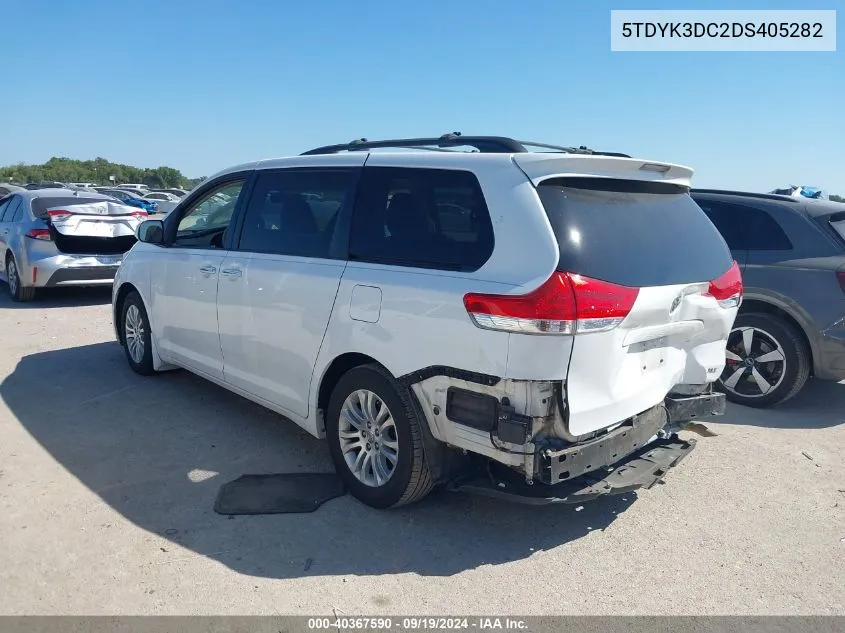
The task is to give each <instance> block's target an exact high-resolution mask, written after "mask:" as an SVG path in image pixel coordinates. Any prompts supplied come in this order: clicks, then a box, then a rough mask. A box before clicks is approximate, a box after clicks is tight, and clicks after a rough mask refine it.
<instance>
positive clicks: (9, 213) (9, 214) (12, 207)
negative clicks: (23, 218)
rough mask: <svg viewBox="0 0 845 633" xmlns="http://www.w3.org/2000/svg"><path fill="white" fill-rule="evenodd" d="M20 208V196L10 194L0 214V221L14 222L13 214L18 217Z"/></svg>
mask: <svg viewBox="0 0 845 633" xmlns="http://www.w3.org/2000/svg"><path fill="white" fill-rule="evenodd" d="M20 209H21V197H20V196H12V197H11V199H10V201H9V204H8V206H6V209H5V210H4V211H3V213H2V214H0V216H2V217H0V222H14V221H15V216H17V217H20V215H21V214H20Z"/></svg>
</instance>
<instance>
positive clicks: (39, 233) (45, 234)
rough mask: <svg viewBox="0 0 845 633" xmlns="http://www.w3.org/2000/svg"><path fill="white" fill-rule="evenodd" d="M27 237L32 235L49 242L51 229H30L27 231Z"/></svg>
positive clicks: (33, 237)
mask: <svg viewBox="0 0 845 633" xmlns="http://www.w3.org/2000/svg"><path fill="white" fill-rule="evenodd" d="M26 236H27V237H31V238H32V239H34V240H43V241H45V242H49V241H50V240H51V238H50V229H29V230H28V231H27V232H26Z"/></svg>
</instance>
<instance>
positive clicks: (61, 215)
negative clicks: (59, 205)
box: [47, 209, 73, 220]
mask: <svg viewBox="0 0 845 633" xmlns="http://www.w3.org/2000/svg"><path fill="white" fill-rule="evenodd" d="M72 215H73V213H71V212H70V211H64V210H61V209H55V210H53V211H47V216H48V217H49V218H50V219H51V220H65V219H67V218H69V217H70V216H72Z"/></svg>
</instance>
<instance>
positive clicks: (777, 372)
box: [719, 327, 786, 398]
mask: <svg viewBox="0 0 845 633" xmlns="http://www.w3.org/2000/svg"><path fill="white" fill-rule="evenodd" d="M725 355H726V357H727V362H726V364H725V370H724V371H723V372H722V376H721V377H720V379H719V381H720V382H721V383H722V386H723V387H724V388H725V389H726V390H728V391H730V392H731V393H733V394H735V395H737V396H739V397H741V398H760V397H763V396H765V395H767V394H769V393H771V392H772V391H773V390H774V389H777V388H778V387H779V386H780V384H781V383H782V382H783V379H784V376H785V375H786V354H785V353H784V351H783V347H782V346H781V344H780V343H779V342H778V341H777V339H776V338H775V337H774V336H772V335H771V334H770V333H769V332H766V331H765V330H763V329H761V328H758V327H740V328H736V329H735V330H733V331H732V332H731V334H730V336H729V337H728V345H727V350H726V352H725Z"/></svg>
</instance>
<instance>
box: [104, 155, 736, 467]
mask: <svg viewBox="0 0 845 633" xmlns="http://www.w3.org/2000/svg"><path fill="white" fill-rule="evenodd" d="M365 164H366V165H365ZM375 167H391V168H411V169H433V170H467V171H470V172H471V173H472V174H474V176H475V177H476V178H477V180H478V183H479V184H480V187H481V191H482V192H483V197H484V200H485V201H486V205H487V208H488V209H489V215H490V218H491V219H492V226H493V232H494V238H495V247H494V248H493V251H492V254H491V255H490V256H489V258H487V260H486V261H485V263H484V264H483V265H481V266H480V268H478V269H477V270H474V271H457V270H450V271H443V270H431V269H427V268H419V267H414V266H409V265H390V264H384V263H373V262H369V261H354V260H351V259H345V258H339V259H338V258H335V259H328V258H322V259H309V258H307V257H300V256H290V255H280V254H267V253H260V252H244V251H239V250H234V249H226V248H184V247H179V248H177V247H163V246H161V245H158V244H150V243H142V242H139V243H137V244H136V245H135V246H134V247H133V249H132V250H131V252H130V253H129V254H128V255H127V256H126V257H125V259H124V262H123V264H122V266H121V268H120V270H119V272H118V276H117V278H116V280H115V284H114V304H115V322H116V324H118V321H119V319H120V314H121V301H122V299H123V297H125V296H126V292H127V290H128V289H134V290H136V291H137V292H138V293H139V294H140V296H141V298H142V299H143V303H144V307H145V309H146V312H147V314H148V315H149V320H150V324H151V339H152V353H153V356H152V357H153V365H154V368H155V369H157V370H166V369H170V368H173V367H182V368H185V369H188V370H190V371H192V372H194V373H196V374H198V375H200V376H202V377H204V378H207V379H209V380H211V381H213V382H215V383H217V384H219V385H221V386H223V387H225V388H227V389H230V390H232V391H234V392H235V393H238V394H240V395H242V396H244V397H246V398H248V399H250V400H253V401H255V402H257V403H259V404H262V405H264V406H265V407H267V408H270V409H272V410H274V411H277V412H278V413H281V414H283V415H284V416H286V417H288V418H290V419H291V420H293V421H294V422H296V423H297V424H298V425H300V426H301V427H302V428H304V429H306V430H307V431H308V432H309V433H311V434H313V435H314V436H316V437H324V436H325V434H326V430H325V429H326V427H325V419H324V416H325V409H326V401H325V388H324V387H325V381H326V380H329V379H330V378H329V377H332V378H331V379H333V370H332V368H333V367H335V366H336V364H337V363H338V362H340V360H344V359H350V358H366V359H372V360H373V361H375V362H377V363H379V364H380V365H381V366H383V367H384V368H385V369H386V370H387V371H388V372H389V373H390V374H391V375H392V376H394V377H396V378H397V379H400V381H403V380H404V381H407V384H409V385H410V387H409V388H410V389H411V390H412V391H413V393H414V394H415V396H416V398H417V400H418V401H419V403H420V406H421V409H422V412H423V415H424V418H425V421H426V422H427V424H428V428H429V429H430V432H431V434H432V435H433V437H434V438H435V439H436V440H438V441H440V442H442V443H444V444H446V445H448V446H450V447H454V448H457V449H460V450H465V451H468V452H471V453H474V454H478V455H483V456H486V457H488V458H490V459H492V460H495V461H497V462H501V463H503V464H506V465H508V466H510V467H511V468H514V469H517V470H520V469H525V474H526V477H527V478H529V479H530V477H531V473H530V472H529V471H530V469H531V468H532V466H531V465H530V464H529V463H528V460H527V458H526V457H525V456H524V454H523V452H522V447H520V446H517V445H505V444H502V443H501V442H500V443H499V445H500V446H501V445H505V446H507V447H508V448H509V449H511V450H510V451H509V452H508V451H503V450H501V449H500V448H497V447H496V445H494V444H492V443H491V434H490V433H488V432H487V431H482V430H479V429H476V428H472V427H470V426H466V425H463V424H457V423H455V422H454V421H452V420H450V419H448V418H447V417H446V416H445V415H444V412H445V411H446V410H447V405H448V403H447V396H448V392H449V389H450V388H460V389H464V390H469V391H474V392H477V393H479V394H489V395H492V396H495V398H496V399H497V400H501V399H502V398H507V401H509V404H510V406H512V407H514V409H515V410H516V412H517V413H518V414H522V415H527V416H532V417H535V418H536V419H540V418H543V419H545V420H546V421H548V423H549V424H550V425H552V426H553V428H554V431H550V432H551V433H553V434H554V435H555V436H556V437H557V438H559V439H560V440H561V441H562V442H576V443H577V442H579V441H582V440H583V439H584V438H589V437H591V436H592V435H595V434H596V433H598V432H603V431H605V430H607V429H612V428H614V427H615V426H618V425H619V424H620V423H621V422H622V421H624V420H627V419H631V418H632V417H633V416H637V415H638V414H641V413H642V412H644V411H646V410H649V409H650V408H653V407H657V406H660V405H661V403H663V401H664V398H666V397H667V394H669V393H670V392H672V391H673V390H679V389H680V390H681V391H685V390H686V392H689V393H695V392H696V391H700V390H702V389H703V388H706V387H707V386H708V385H710V384H711V383H712V382H713V381H715V380H716V379H717V378H718V377H719V375H720V374H721V372H722V370H723V367H724V364H725V344H726V339H727V337H728V334H729V332H730V331H731V326H732V324H733V321H734V319H735V317H736V313H737V305H738V303H739V300H740V299H739V298H738V297H733V298H732V300H731V301H723V300H718V299H717V298H715V297H714V296H711V295H710V294H708V289H709V286H708V283H709V282H710V281H712V279H694V280H690V281H689V282H684V283H672V284H667V285H660V286H654V287H644V288H640V289H639V291H638V293H637V295H636V300H635V301H634V303H633V305H632V306H631V307H630V310H628V312H627V314H625V315H624V316H623V317H620V318H609V319H603V318H598V317H589V318H583V319H577V323H576V322H574V321H573V322H568V321H567V322H563V321H561V322H557V323H556V324H555V322H552V325H551V326H550V325H549V322H548V321H534V322H532V321H530V320H528V319H523V318H515V319H509V318H502V317H497V316H495V315H492V316H491V315H489V314H484V313H477V314H476V313H473V314H470V313H469V312H468V307H467V305H468V304H465V302H466V301H469V299H467V297H468V296H469V294H470V293H483V294H484V295H501V296H505V297H514V296H517V295H527V294H529V293H532V292H535V291H538V288H540V287H541V286H542V285H543V284H544V282H545V283H547V284H548V283H549V281H550V280H552V279H556V277H555V275H558V274H562V275H566V273H556V269H557V267H558V262H559V259H560V257H561V253H560V247H559V243H558V239H556V236H555V234H554V232H553V229H552V226H551V225H550V220H549V218H548V217H547V214H546V213H545V212H544V208H543V205H542V204H541V201H540V198H539V197H538V190H537V185H538V184H540V183H542V182H544V181H548V180H549V179H552V178H554V179H557V178H581V179H583V178H589V179H619V180H626V181H635V182H642V183H655V182H656V183H663V184H669V185H677V186H680V187H689V184H690V178H691V176H692V171H691V170H690V169H688V168H685V167H681V166H677V165H668V164H665V163H648V162H644V161H642V160H636V159H630V158H618V157H608V156H584V155H577V154H548V153H544V154H533V153H525V154H483V153H478V154H468V153H459V152H392V153H378V152H370V153H367V152H363V151H362V152H349V153H344V154H330V155H309V156H297V157H292V158H284V159H276V160H268V161H261V162H256V163H252V164H247V165H241V166H238V167H234V168H232V169H230V170H225V171H223V172H220V173H219V174H216V175H215V176H213V177H211V178H209V179H207V180H206V181H205V182H204V183H203V184H202V185H201V186H200V187H199V188H197V190H195V191H194V192H192V193H191V194H190V195H189V196H187V197H186V198H185V199H184V200H183V205H184V206H183V207H182V209H180V212H184V211H185V210H189V209H190V207H191V204H192V203H193V201H196V200H198V199H200V198H201V196H202V195H204V192H208V191H212V190H213V189H214V185H215V183H220V182H223V181H225V180H226V178H227V174H235V173H243V174H254V173H260V172H265V171H272V170H290V169H309V168H326V169H333V168H339V169H346V168H355V169H363V170H364V171H365V172H366V170H368V169H371V168H375ZM250 177H251V176H250ZM239 204H241V203H239ZM356 208H357V207H356ZM236 213H238V212H237V211H236ZM338 213H340V212H338ZM174 221H177V220H176V219H174ZM708 223H709V222H708ZM713 230H714V231H715V229H713ZM576 237H577V236H574V237H573V239H576ZM719 239H721V238H719ZM725 248H726V247H725ZM721 256H722V254H721V253H720V257H721ZM568 279H569V282H568V283H574V284H576V285H577V283H578V280H579V277H578V275H570V276H569V277H568ZM588 298H589V297H588ZM581 300H582V299H578V301H581ZM118 325H119V324H118ZM548 327H552V328H558V327H559V328H561V333H558V334H555V333H553V332H549V331H546V332H542V331H540V330H542V329H543V328H548ZM537 328H540V330H538V329H537ZM573 330H574V331H573ZM118 337H119V338H120V337H121V333H120V328H119V327H118ZM339 359H340V360H339ZM432 368H435V369H432ZM436 368H454V369H457V370H459V371H457V372H450V371H438V370H437V369H436ZM462 372H463V373H462ZM469 375H480V376H482V377H485V376H486V377H494V378H495V379H496V380H491V381H489V383H488V384H484V380H481V381H474V380H472V379H470V380H468V379H467V376H469ZM408 377H414V378H413V380H410V379H409V378H408ZM403 384H405V383H403ZM560 385H565V395H564V396H563V397H564V398H565V400H566V403H565V406H566V409H567V412H568V415H567V416H563V414H562V411H558V410H557V408H556V407H553V406H552V405H553V402H554V394H555V393H556V392H555V389H556V388H558V387H559V386H560ZM550 428H551V427H550ZM535 431H536V428H535ZM533 433H534V431H532V434H533Z"/></svg>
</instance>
